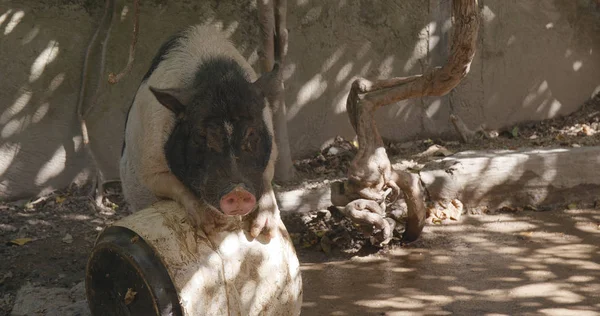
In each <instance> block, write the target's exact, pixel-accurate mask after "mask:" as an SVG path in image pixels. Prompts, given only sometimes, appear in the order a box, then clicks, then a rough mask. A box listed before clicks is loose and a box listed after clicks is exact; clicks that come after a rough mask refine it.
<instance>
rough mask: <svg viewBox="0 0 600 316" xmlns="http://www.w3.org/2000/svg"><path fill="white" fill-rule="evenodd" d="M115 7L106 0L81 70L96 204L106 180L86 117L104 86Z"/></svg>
mask: <svg viewBox="0 0 600 316" xmlns="http://www.w3.org/2000/svg"><path fill="white" fill-rule="evenodd" d="M114 9H115V4H114V0H106V1H105V6H104V13H103V15H102V18H101V20H100V22H99V24H98V27H97V29H96V32H94V35H93V36H92V39H91V40H90V43H89V44H88V47H87V49H86V52H85V57H84V61H83V67H82V71H81V85H80V88H79V96H78V100H77V106H76V112H77V118H78V119H79V123H80V128H81V135H82V139H83V147H84V148H85V150H86V151H87V153H88V155H89V156H90V158H91V160H92V163H93V165H94V169H95V172H96V175H95V176H94V177H93V182H92V187H91V191H90V193H88V195H89V196H91V197H95V202H96V206H101V205H102V200H103V198H104V189H103V186H104V180H103V175H102V172H101V170H100V168H99V166H98V163H97V159H96V155H95V154H94V151H93V150H92V148H91V146H90V144H89V142H90V140H89V134H88V129H87V124H86V118H87V116H88V114H89V113H90V111H91V110H92V109H93V108H94V106H95V105H96V104H97V102H98V96H99V93H100V88H101V86H102V80H100V78H101V76H102V74H103V73H104V65H105V58H106V49H107V46H108V45H107V44H108V39H109V36H110V30H111V27H112V24H113V19H114ZM100 34H102V36H103V38H102V40H101V42H100V45H101V52H100V57H99V58H100V60H99V61H98V69H97V72H96V76H94V75H93V74H92V73H91V70H90V67H91V66H90V64H91V61H90V59H91V55H92V51H93V50H94V48H95V46H96V45H98V44H97V39H98V37H99V36H100ZM93 77H96V78H97V79H96V88H95V89H94V91H93V92H92V95H91V96H90V97H89V98H88V96H87V93H88V89H87V84H88V81H90V80H92V78H93ZM86 100H89V101H88V102H86ZM85 104H87V105H88V106H87V109H85V110H84V105H85Z"/></svg>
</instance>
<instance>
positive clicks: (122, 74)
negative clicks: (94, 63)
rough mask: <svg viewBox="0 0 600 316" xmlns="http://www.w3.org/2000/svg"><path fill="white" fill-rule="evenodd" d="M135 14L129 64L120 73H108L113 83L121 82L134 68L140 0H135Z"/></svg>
mask: <svg viewBox="0 0 600 316" xmlns="http://www.w3.org/2000/svg"><path fill="white" fill-rule="evenodd" d="M133 7H134V14H133V35H132V38H131V45H129V58H128V59H127V65H125V68H123V70H121V72H120V73H119V74H118V75H115V73H114V72H111V73H110V74H108V82H109V83H111V84H115V83H117V82H119V81H120V80H121V79H123V77H125V75H127V74H128V73H129V72H131V69H132V68H133V61H134V58H135V46H136V43H137V38H138V31H139V29H140V26H139V19H140V0H133Z"/></svg>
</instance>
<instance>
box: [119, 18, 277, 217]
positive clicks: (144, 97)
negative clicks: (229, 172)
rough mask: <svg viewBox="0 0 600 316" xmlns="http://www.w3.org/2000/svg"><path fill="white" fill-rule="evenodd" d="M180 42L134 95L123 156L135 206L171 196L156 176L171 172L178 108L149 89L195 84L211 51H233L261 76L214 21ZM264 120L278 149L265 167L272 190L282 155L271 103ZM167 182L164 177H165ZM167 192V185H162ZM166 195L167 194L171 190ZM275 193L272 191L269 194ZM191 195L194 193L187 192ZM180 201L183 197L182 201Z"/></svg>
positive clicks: (222, 53)
mask: <svg viewBox="0 0 600 316" xmlns="http://www.w3.org/2000/svg"><path fill="white" fill-rule="evenodd" d="M180 44H181V45H179V47H176V48H175V49H173V50H171V51H170V52H169V53H168V54H167V56H166V58H165V59H164V60H163V61H162V62H161V63H160V64H159V65H158V67H157V68H156V69H155V70H154V72H153V73H152V75H151V76H150V77H149V78H148V80H147V81H146V82H143V83H142V84H141V85H140V87H139V89H138V91H137V94H136V96H135V99H134V102H133V104H132V108H131V110H130V112H129V118H128V121H127V126H126V130H125V141H126V147H125V150H124V152H123V155H122V157H121V161H120V174H121V181H122V185H123V194H124V195H125V199H126V200H127V202H128V203H129V204H130V207H131V208H132V210H133V211H137V210H140V209H142V208H145V207H147V206H149V205H150V204H152V203H154V202H156V201H157V200H159V199H161V198H173V197H172V196H160V197H159V196H157V195H159V194H157V192H159V191H160V190H158V189H156V187H157V186H159V185H160V183H159V184H157V183H156V181H155V180H156V179H158V177H157V175H164V174H165V173H168V174H170V171H169V168H168V165H167V161H166V158H165V155H164V152H163V145H164V144H165V142H166V141H167V139H168V136H169V135H170V133H171V131H172V130H173V125H174V122H175V119H174V116H173V113H172V112H170V111H169V110H168V109H166V108H165V107H164V106H162V105H161V104H160V103H159V102H158V101H157V100H156V98H155V97H154V95H153V94H152V93H151V92H150V90H149V89H148V86H153V87H155V88H178V87H184V86H187V85H189V84H191V83H192V80H193V78H194V72H195V70H196V69H198V67H199V65H200V64H202V63H203V62H204V61H205V60H206V58H208V57H211V56H229V57H231V58H233V59H234V60H235V61H237V62H238V63H239V64H240V65H241V66H242V68H243V69H244V70H245V71H246V73H247V75H248V78H249V79H250V80H251V81H255V80H256V79H257V75H256V73H255V72H254V70H253V69H252V67H251V66H250V64H249V63H248V62H247V61H246V60H245V59H244V58H243V56H242V55H241V54H240V53H239V52H238V51H237V49H236V48H235V47H234V46H233V44H232V43H231V42H230V41H229V40H228V39H227V38H226V37H225V35H224V34H223V33H221V32H220V31H218V30H217V29H216V28H214V27H212V26H209V25H198V26H193V27H190V28H189V29H188V30H187V31H186V32H185V36H184V37H183V38H182V39H180ZM263 120H264V121H265V124H266V125H267V128H268V130H269V133H270V135H271V138H272V144H273V151H272V153H271V157H270V161H269V164H268V167H267V171H266V172H265V176H264V180H265V185H267V184H268V188H267V189H268V190H271V191H272V189H271V184H270V183H271V180H272V179H273V173H274V160H275V159H276V158H277V148H276V145H275V139H274V133H273V121H272V114H271V110H270V108H269V107H268V106H267V107H265V110H264V111H263ZM165 179H168V180H169V181H172V185H174V186H177V188H174V189H172V191H173V194H174V195H177V194H182V195H185V194H184V193H182V192H183V189H182V185H181V184H180V183H179V182H178V181H175V180H173V179H174V177H171V176H169V177H167V178H165ZM163 182H164V181H163ZM161 190H163V191H162V192H163V193H164V192H165V190H166V191H168V189H165V188H164V187H162V188H161ZM170 194H171V191H169V194H163V195H170ZM267 194H269V195H272V192H270V193H267ZM188 196H189V194H188ZM180 202H181V201H180Z"/></svg>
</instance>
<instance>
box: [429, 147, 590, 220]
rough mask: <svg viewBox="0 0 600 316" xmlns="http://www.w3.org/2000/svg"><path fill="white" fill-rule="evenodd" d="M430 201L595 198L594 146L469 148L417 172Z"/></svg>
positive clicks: (518, 202)
mask: <svg viewBox="0 0 600 316" xmlns="http://www.w3.org/2000/svg"><path fill="white" fill-rule="evenodd" d="M419 174H420V176H421V181H422V183H423V185H424V186H425V188H426V189H427V191H428V193H429V197H430V198H431V199H432V200H450V199H455V198H456V199H459V200H460V201H461V202H463V204H464V205H465V206H466V207H476V206H488V207H492V208H496V207H502V206H525V205H528V204H531V205H538V206H542V205H547V206H550V205H557V204H568V203H573V202H586V201H587V202H593V201H594V200H595V199H597V198H600V147H581V148H557V149H537V150H519V151H508V150H505V151H479V152H476V151H469V152H461V153H458V154H456V155H454V156H451V157H446V158H444V159H441V160H439V161H435V162H432V163H429V164H427V165H426V166H425V167H424V168H423V169H422V170H421V172H420V173H419Z"/></svg>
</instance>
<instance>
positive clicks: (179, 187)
mask: <svg viewBox="0 0 600 316" xmlns="http://www.w3.org/2000/svg"><path fill="white" fill-rule="evenodd" d="M144 182H145V184H146V185H147V186H148V187H149V188H150V190H151V191H152V192H153V193H154V194H155V195H156V196H158V197H162V198H167V199H171V200H174V201H176V202H178V203H179V204H180V205H182V206H183V207H184V208H185V210H186V212H187V218H188V220H189V224H190V225H191V226H192V227H194V228H195V229H198V228H199V227H200V226H199V225H200V221H201V220H200V201H199V200H198V199H197V198H196V197H195V196H194V194H193V193H192V192H191V191H190V190H189V189H188V188H186V187H185V186H184V185H183V183H181V181H179V180H178V179H177V178H176V177H175V176H174V175H173V174H172V173H170V172H160V173H154V174H150V175H147V176H145V177H144Z"/></svg>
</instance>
